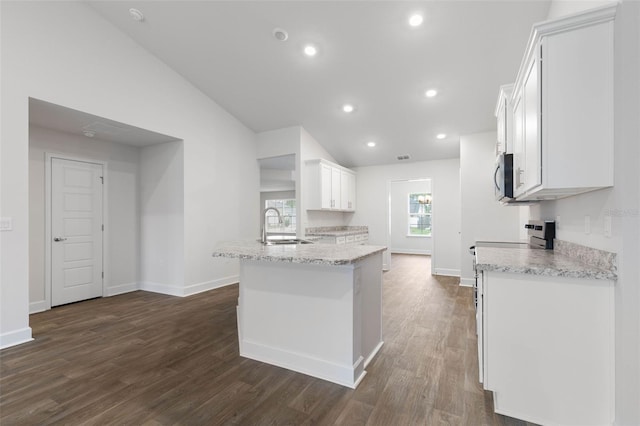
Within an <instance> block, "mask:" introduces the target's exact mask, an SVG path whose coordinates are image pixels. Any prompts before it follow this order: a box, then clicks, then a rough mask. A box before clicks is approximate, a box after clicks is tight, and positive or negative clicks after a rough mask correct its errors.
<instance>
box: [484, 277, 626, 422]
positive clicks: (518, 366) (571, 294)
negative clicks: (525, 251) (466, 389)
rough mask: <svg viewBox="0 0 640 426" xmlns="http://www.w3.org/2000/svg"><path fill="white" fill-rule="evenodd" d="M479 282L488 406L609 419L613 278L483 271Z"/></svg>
mask: <svg viewBox="0 0 640 426" xmlns="http://www.w3.org/2000/svg"><path fill="white" fill-rule="evenodd" d="M479 289H480V290H481V300H480V302H479V303H480V304H481V306H480V309H479V315H478V317H477V320H478V327H479V333H478V344H479V348H478V349H479V350H478V352H479V361H480V370H481V371H480V379H481V381H482V382H483V385H484V388H485V389H487V390H490V391H493V395H494V409H495V412H496V413H500V414H504V415H507V416H511V417H515V418H519V419H522V420H526V421H530V422H534V423H539V424H558V425H582V426H586V425H606V424H612V423H613V419H614V372H615V369H614V282H612V281H606V280H592V279H578V278H566V277H549V276H539V275H529V274H514V273H503V272H495V271H483V272H482V283H481V285H480V286H479ZM480 328H481V329H480Z"/></svg>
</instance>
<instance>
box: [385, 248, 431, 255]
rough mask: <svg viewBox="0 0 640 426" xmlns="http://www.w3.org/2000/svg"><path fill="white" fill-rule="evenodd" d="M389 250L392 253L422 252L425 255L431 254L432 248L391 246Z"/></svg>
mask: <svg viewBox="0 0 640 426" xmlns="http://www.w3.org/2000/svg"><path fill="white" fill-rule="evenodd" d="M389 252H390V253H391V254H420V255H423V256H431V250H419V249H404V248H391V249H389Z"/></svg>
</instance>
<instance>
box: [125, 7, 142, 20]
mask: <svg viewBox="0 0 640 426" xmlns="http://www.w3.org/2000/svg"><path fill="white" fill-rule="evenodd" d="M129 14H130V15H131V17H132V18H133V20H134V21H138V22H142V21H144V15H143V14H142V12H140V11H139V10H138V9H134V8H131V9H129Z"/></svg>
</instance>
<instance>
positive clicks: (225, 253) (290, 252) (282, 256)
mask: <svg viewBox="0 0 640 426" xmlns="http://www.w3.org/2000/svg"><path fill="white" fill-rule="evenodd" d="M386 249H387V248H386V247H384V246H370V245H335V244H281V245H271V246H266V245H263V244H261V243H260V242H257V241H251V240H249V241H229V242H225V243H222V244H221V245H220V246H218V247H216V249H215V250H214V252H213V257H230V258H236V259H248V260H266V261H270V262H290V263H305V264H314V265H348V264H352V263H355V262H357V261H358V260H360V259H363V258H365V257H367V256H371V255H373V254H376V253H380V252H382V251H384V250H386Z"/></svg>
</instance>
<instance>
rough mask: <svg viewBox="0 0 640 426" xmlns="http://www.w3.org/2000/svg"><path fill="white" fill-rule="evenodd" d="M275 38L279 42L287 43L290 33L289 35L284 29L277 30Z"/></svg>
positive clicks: (274, 34)
mask: <svg viewBox="0 0 640 426" xmlns="http://www.w3.org/2000/svg"><path fill="white" fill-rule="evenodd" d="M273 37H275V39H276V40H278V41H287V39H288V38H289V33H287V32H286V31H285V30H283V29H282V28H276V29H274V30H273Z"/></svg>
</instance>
